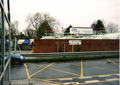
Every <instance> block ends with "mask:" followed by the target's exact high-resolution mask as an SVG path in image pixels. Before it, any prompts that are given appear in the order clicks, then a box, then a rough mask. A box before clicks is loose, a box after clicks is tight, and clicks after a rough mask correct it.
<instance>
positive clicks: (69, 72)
mask: <svg viewBox="0 0 120 85" xmlns="http://www.w3.org/2000/svg"><path fill="white" fill-rule="evenodd" d="M30 65H34V66H37V67H44V66H40V65H35V64H30ZM47 69H50V70H54V71H59V72H63V73H67V74H72V75H76V76H80V75H79V74H75V73H71V72H66V71H62V70H58V69H53V68H47ZM30 77H31V76H30Z"/></svg>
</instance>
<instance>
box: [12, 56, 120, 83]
mask: <svg viewBox="0 0 120 85" xmlns="http://www.w3.org/2000/svg"><path fill="white" fill-rule="evenodd" d="M11 76H12V77H11V79H12V80H17V79H34V80H39V81H44V82H49V83H52V84H68V85H69V84H80V85H84V84H86V85H118V84H119V59H118V58H109V59H98V60H84V61H83V60H79V61H69V62H41V63H24V65H20V66H12V67H11Z"/></svg>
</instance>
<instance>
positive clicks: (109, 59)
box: [107, 59, 120, 67]
mask: <svg viewBox="0 0 120 85" xmlns="http://www.w3.org/2000/svg"><path fill="white" fill-rule="evenodd" d="M107 60H108V61H110V62H111V63H113V64H114V65H116V66H118V67H120V66H119V65H118V64H116V63H114V62H113V61H111V60H110V59H107Z"/></svg>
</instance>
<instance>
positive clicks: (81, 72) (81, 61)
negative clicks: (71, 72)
mask: <svg viewBox="0 0 120 85" xmlns="http://www.w3.org/2000/svg"><path fill="white" fill-rule="evenodd" d="M81 77H83V61H81Z"/></svg>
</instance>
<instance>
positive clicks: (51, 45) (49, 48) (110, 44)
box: [34, 39, 119, 53]
mask: <svg viewBox="0 0 120 85" xmlns="http://www.w3.org/2000/svg"><path fill="white" fill-rule="evenodd" d="M70 40H72V39H70ZM81 41H82V44H81V45H74V52H81V51H82V52H85V51H113V50H119V40H104V39H103V40H102V39H84V40H81ZM56 42H60V44H58V49H59V52H64V44H62V42H67V43H68V44H66V46H65V49H66V51H65V52H72V45H69V39H61V40H59V39H40V40H37V39H35V40H34V53H54V52H57V44H56Z"/></svg>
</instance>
